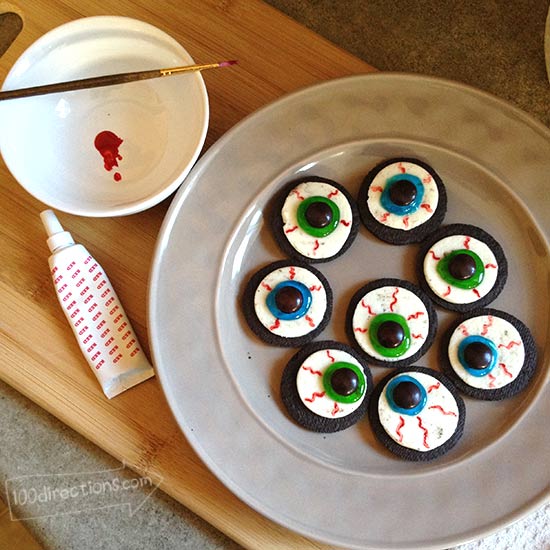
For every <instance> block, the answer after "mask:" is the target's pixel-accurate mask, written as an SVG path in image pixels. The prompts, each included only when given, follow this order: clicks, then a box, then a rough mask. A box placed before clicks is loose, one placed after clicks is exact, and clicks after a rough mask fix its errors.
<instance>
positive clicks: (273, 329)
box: [242, 260, 332, 347]
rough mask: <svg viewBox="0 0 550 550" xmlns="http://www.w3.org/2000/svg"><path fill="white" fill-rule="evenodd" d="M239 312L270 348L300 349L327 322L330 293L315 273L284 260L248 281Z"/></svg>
mask: <svg viewBox="0 0 550 550" xmlns="http://www.w3.org/2000/svg"><path fill="white" fill-rule="evenodd" d="M242 309H243V313H244V317H245V319H246V321H247V323H248V325H249V326H250V328H251V329H252V331H253V332H254V334H256V335H257V336H258V337H260V338H261V339H262V340H264V341H265V342H267V343H268V344H271V345H273V346H281V347H299V346H303V345H304V344H306V343H307V342H309V341H311V340H313V339H314V338H315V337H316V336H317V335H318V334H320V333H321V332H322V330H323V329H324V328H325V327H326V325H327V323H328V322H329V319H330V316H331V313H332V290H331V288H330V285H329V283H328V281H327V279H326V278H325V277H324V275H323V274H322V273H321V272H320V271H318V270H317V269H315V268H313V267H311V266H309V265H307V264H305V263H303V262H296V261H294V262H293V261H288V260H283V261H279V262H274V263H272V264H269V265H268V266H266V267H264V268H262V269H260V270H259V271H258V272H257V273H255V274H254V275H253V276H252V277H251V278H250V280H249V281H248V283H247V285H246V287H245V290H244V293H243V297H242Z"/></svg>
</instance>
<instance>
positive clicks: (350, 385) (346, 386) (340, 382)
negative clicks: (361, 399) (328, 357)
mask: <svg viewBox="0 0 550 550" xmlns="http://www.w3.org/2000/svg"><path fill="white" fill-rule="evenodd" d="M330 385H331V386H332V389H333V390H334V391H335V392H336V393H337V394H338V395H343V396H348V395H351V394H352V393H354V392H355V391H356V390H357V388H358V386H359V377H358V376H357V373H356V372H354V371H353V370H352V369H348V368H346V367H343V368H341V369H338V370H335V371H334V372H333V373H332V376H331V377H330Z"/></svg>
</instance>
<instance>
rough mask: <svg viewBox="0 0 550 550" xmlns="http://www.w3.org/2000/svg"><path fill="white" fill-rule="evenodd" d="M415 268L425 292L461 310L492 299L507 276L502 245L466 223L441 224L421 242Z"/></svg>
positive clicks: (441, 303) (467, 309) (439, 302)
mask: <svg viewBox="0 0 550 550" xmlns="http://www.w3.org/2000/svg"><path fill="white" fill-rule="evenodd" d="M417 269H418V272H419V273H418V275H419V279H420V284H421V286H422V288H423V289H424V290H425V291H426V292H427V294H428V296H429V297H430V298H431V299H432V300H433V301H434V302H435V303H436V304H438V305H440V306H441V307H444V308H446V309H450V310H452V311H459V312H461V313H465V312H466V311H470V310H472V309H474V308H478V307H483V306H485V305H487V304H489V303H490V302H492V301H493V300H494V299H495V298H496V297H497V296H498V295H499V294H500V292H501V290H502V289H503V287H504V284H505V283H506V279H507V277H508V263H507V261H506V257H505V256H504V252H503V250H502V247H501V246H500V245H499V244H498V242H497V241H496V240H495V239H494V238H493V237H492V236H491V235H489V233H487V232H485V231H483V229H480V228H479V227H476V226H474V225H466V224H453V225H447V226H445V227H442V228H441V229H439V230H438V231H437V232H436V233H435V234H434V235H432V236H430V238H429V239H427V240H426V241H425V242H424V243H422V246H421V248H420V252H419V255H418V268H417Z"/></svg>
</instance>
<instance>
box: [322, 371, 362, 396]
mask: <svg viewBox="0 0 550 550" xmlns="http://www.w3.org/2000/svg"><path fill="white" fill-rule="evenodd" d="M344 368H345V369H350V370H352V371H353V372H354V373H355V374H356V375H357V379H358V380H359V383H358V384H357V389H356V390H355V391H354V392H353V393H351V394H350V395H340V394H339V393H336V392H335V391H334V390H333V389H332V385H331V383H330V381H331V378H332V375H333V374H334V372H335V371H337V370H340V369H344ZM366 385H367V383H366V379H365V373H364V372H363V371H362V370H361V369H360V368H359V367H358V366H357V365H354V364H353V363H348V362H346V361H337V362H336V363H333V364H332V365H330V367H329V368H328V369H327V370H326V371H325V373H324V374H323V387H324V388H325V392H326V394H327V396H328V397H330V398H331V399H333V400H334V401H337V402H338V403H355V402H356V401H359V399H361V397H363V395H365V390H366Z"/></svg>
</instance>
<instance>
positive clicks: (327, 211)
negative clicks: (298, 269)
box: [271, 176, 359, 263]
mask: <svg viewBox="0 0 550 550" xmlns="http://www.w3.org/2000/svg"><path fill="white" fill-rule="evenodd" d="M271 226H272V228H273V234H274V236H275V240H276V241H277V244H278V245H279V246H280V248H281V250H282V251H283V252H284V253H285V254H287V255H288V256H290V257H291V258H296V259H298V260H301V261H303V262H307V263H321V262H328V261H330V260H333V259H335V258H337V257H338V256H341V255H342V254H343V253H344V252H345V251H346V250H347V249H348V248H349V247H350V246H351V244H352V242H353V241H354V239H355V237H356V236H357V232H358V231H359V214H358V211H357V206H356V205H355V201H354V200H353V198H352V196H351V195H350V194H349V193H348V191H347V190H346V189H345V188H344V187H343V186H342V185H340V184H339V183H336V182H335V181H332V180H330V179H327V178H321V177H318V176H308V177H304V178H301V179H297V180H294V181H292V182H290V183H288V184H287V185H285V186H284V187H283V188H282V189H281V190H280V191H279V192H278V193H277V196H276V197H275V200H274V204H273V211H272V216H271Z"/></svg>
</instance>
